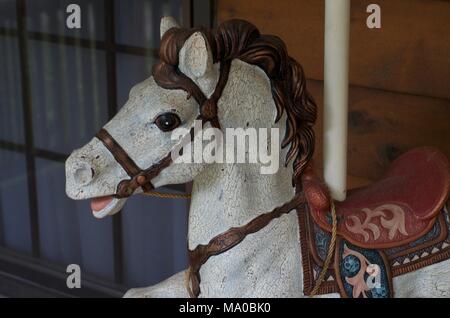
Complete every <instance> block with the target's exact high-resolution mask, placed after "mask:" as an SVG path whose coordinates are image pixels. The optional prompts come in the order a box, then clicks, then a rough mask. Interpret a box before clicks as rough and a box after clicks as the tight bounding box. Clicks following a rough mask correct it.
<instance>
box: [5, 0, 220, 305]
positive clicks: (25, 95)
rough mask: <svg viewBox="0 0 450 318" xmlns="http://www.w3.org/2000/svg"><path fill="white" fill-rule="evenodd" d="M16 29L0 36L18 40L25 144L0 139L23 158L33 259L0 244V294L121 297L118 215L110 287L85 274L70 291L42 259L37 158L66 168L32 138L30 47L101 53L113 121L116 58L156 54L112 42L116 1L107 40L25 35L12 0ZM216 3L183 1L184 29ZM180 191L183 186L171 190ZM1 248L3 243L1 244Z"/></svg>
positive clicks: (202, 20)
mask: <svg viewBox="0 0 450 318" xmlns="http://www.w3.org/2000/svg"><path fill="white" fill-rule="evenodd" d="M15 2H16V19H17V28H7V27H0V35H1V36H9V37H13V38H16V39H17V41H18V48H19V62H20V63H19V64H20V70H19V73H20V82H21V95H22V105H21V106H22V112H23V119H22V120H23V123H24V143H16V142H11V141H8V140H2V139H0V149H2V150H8V151H13V152H18V153H22V154H24V155H25V162H26V170H27V173H26V175H27V185H28V201H29V218H30V234H31V243H32V246H31V255H24V254H21V253H18V252H15V251H12V250H11V249H8V248H6V247H3V246H1V244H0V294H5V295H6V296H11V297H30V296H44V297H52V296H56V297H120V296H121V295H123V292H124V291H125V290H126V288H125V286H123V285H122V284H123V275H124V268H123V266H124V264H123V243H122V219H121V216H120V213H119V214H117V215H116V216H115V217H114V218H113V219H112V227H113V228H112V232H113V245H114V249H113V250H114V283H109V282H105V281H103V280H99V279H98V278H95V277H91V276H89V275H86V274H84V273H83V275H82V281H83V282H82V285H83V288H81V289H68V288H67V286H66V277H67V274H66V272H65V271H66V269H65V268H63V267H62V266H59V265H56V264H53V263H51V262H48V261H45V260H43V259H41V258H40V254H41V253H40V248H39V246H40V245H39V239H40V236H39V224H38V213H39V211H38V201H37V200H38V198H37V180H36V159H38V158H39V159H47V160H50V161H56V162H60V163H64V162H65V160H66V159H67V157H68V154H64V153H60V152H55V151H51V150H47V149H41V148H38V147H35V145H34V139H33V121H32V108H31V106H32V100H31V78H30V70H29V56H28V54H29V53H28V52H29V51H28V47H29V41H30V40H36V41H41V42H50V43H56V44H60V45H67V46H73V47H81V48H88V49H96V50H100V51H103V52H104V53H105V56H106V59H105V63H106V78H107V83H106V92H107V96H106V97H107V105H108V109H107V113H108V118H112V117H113V116H114V115H115V114H116V112H117V110H118V105H117V76H116V72H117V65H116V64H117V61H116V59H117V54H120V53H125V54H129V55H135V56H142V57H149V56H150V57H157V56H158V51H157V50H156V49H149V48H143V47H138V46H132V45H125V44H120V43H116V38H115V37H116V35H115V27H116V25H115V23H116V21H115V1H114V0H104V12H105V21H104V23H105V38H104V40H92V39H84V38H79V37H72V36H65V35H56V34H49V33H45V32H36V31H29V30H27V21H26V16H27V7H26V0H15ZM213 2H214V1H207V2H205V1H202V0H182V15H183V21H185V24H186V25H185V26H186V27H192V26H198V25H207V26H212V24H213V22H212V17H213V8H214V5H213ZM169 188H172V189H174V190H178V191H180V190H181V191H184V190H185V188H184V186H172V187H169ZM0 243H1V242H0Z"/></svg>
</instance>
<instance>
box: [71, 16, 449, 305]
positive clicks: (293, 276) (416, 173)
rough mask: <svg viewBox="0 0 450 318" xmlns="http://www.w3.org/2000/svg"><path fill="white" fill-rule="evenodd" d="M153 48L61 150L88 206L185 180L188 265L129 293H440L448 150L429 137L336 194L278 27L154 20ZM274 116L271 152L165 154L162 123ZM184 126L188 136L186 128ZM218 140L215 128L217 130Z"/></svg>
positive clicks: (236, 122) (259, 121)
mask: <svg viewBox="0 0 450 318" xmlns="http://www.w3.org/2000/svg"><path fill="white" fill-rule="evenodd" d="M159 56H160V61H159V62H158V63H157V64H155V65H154V67H153V70H152V73H153V74H152V76H151V77H149V78H148V79H146V80H145V81H143V82H142V83H140V84H137V85H136V86H134V87H133V88H132V89H131V91H130V96H129V99H128V101H127V103H126V104H125V106H124V107H123V108H122V109H121V110H120V111H119V112H118V114H117V115H116V116H115V117H114V118H113V119H112V120H111V121H110V122H108V123H107V124H106V125H105V126H104V127H103V128H102V129H101V130H100V132H99V133H98V134H97V135H96V136H95V138H93V139H92V140H91V141H90V142H89V143H88V144H86V145H85V146H84V147H82V148H80V149H77V150H75V151H74V152H73V153H72V154H71V156H70V157H69V158H68V159H67V162H66V192H67V195H68V196H69V197H70V198H72V199H75V200H81V199H91V200H92V201H91V207H92V210H93V213H94V216H95V217H97V218H103V217H105V216H107V215H113V214H114V213H117V212H118V211H120V209H121V208H122V207H123V205H124V204H125V202H126V200H127V199H128V198H129V197H130V196H131V195H134V194H140V193H148V192H151V191H154V189H156V188H158V187H162V186H165V185H169V184H180V183H187V182H190V181H193V189H192V199H191V205H190V212H189V224H188V231H189V235H188V258H189V267H188V268H187V269H186V270H184V271H182V272H179V273H177V274H175V275H173V276H172V277H170V278H168V279H166V280H165V281H163V282H161V283H159V284H156V285H154V286H150V287H146V288H136V289H131V290H129V291H128V292H127V293H126V294H125V296H126V297H189V296H190V297H303V296H317V297H339V296H341V297H355V298H356V297H368V298H383V297H394V296H395V297H417V296H419V297H420V296H423V297H449V296H450V261H449V257H450V231H449V228H450V219H449V211H448V209H447V207H446V201H447V199H448V197H449V188H450V187H449V184H450V176H449V171H450V169H449V163H448V160H447V158H446V157H445V156H444V155H443V154H441V153H440V152H439V151H438V150H436V149H433V148H428V147H425V148H418V149H413V150H411V151H409V152H407V153H405V154H403V155H402V156H400V157H399V158H398V159H396V160H395V161H394V162H393V163H392V165H391V167H390V168H389V169H388V170H387V172H386V174H385V175H384V176H383V177H382V178H381V179H380V180H379V181H378V182H376V183H374V184H372V185H370V186H368V187H365V188H361V189H356V190H353V191H351V192H350V194H349V195H348V198H347V199H346V200H345V201H343V202H334V201H333V200H332V199H331V197H330V195H329V193H328V190H327V188H326V186H325V185H324V184H323V183H322V181H321V180H320V179H319V178H318V177H317V176H316V175H315V174H314V171H313V167H312V164H311V157H312V154H313V151H314V133H313V124H314V122H315V120H316V105H315V103H314V100H313V98H312V96H311V95H310V94H309V92H308V91H307V89H306V81H305V75H304V73H303V70H302V68H301V66H300V65H299V64H298V63H297V62H296V61H295V60H294V59H292V58H291V57H290V56H289V55H288V54H287V50H286V47H285V45H284V43H283V42H282V40H281V39H279V38H278V37H276V36H271V35H263V34H260V33H259V31H258V29H257V28H256V27H255V26H253V25H252V24H250V23H248V22H246V21H243V20H230V21H227V22H224V23H222V24H221V25H220V26H219V27H218V28H217V30H215V31H213V30H205V29H186V28H181V27H180V26H179V25H178V24H177V22H176V21H175V20H174V19H173V18H168V17H167V18H163V19H162V21H161V46H160V51H159ZM196 120H200V121H201V122H202V125H203V126H204V127H214V128H216V129H220V130H222V131H224V130H225V129H226V128H237V127H255V128H269V129H270V128H277V129H279V131H280V132H281V133H280V136H279V142H280V145H281V147H280V148H281V149H280V151H279V160H280V161H279V162H284V163H285V164H284V165H281V166H280V168H279V169H278V170H277V171H276V172H275V173H273V174H261V173H260V166H261V165H263V163H253V164H248V163H220V162H217V163H176V162H174V160H173V158H172V156H171V150H172V149H174V147H176V146H177V145H179V143H180V141H177V140H172V138H171V132H172V131H174V130H175V129H176V128H180V127H181V128H185V129H186V130H187V131H189V133H187V134H186V138H187V140H188V142H192V141H193V139H194V138H195V133H193V128H192V127H193V125H194V122H195V121H196ZM186 138H185V139H186ZM215 142H217V143H220V142H223V143H224V142H226V140H219V139H217V140H216V141H215Z"/></svg>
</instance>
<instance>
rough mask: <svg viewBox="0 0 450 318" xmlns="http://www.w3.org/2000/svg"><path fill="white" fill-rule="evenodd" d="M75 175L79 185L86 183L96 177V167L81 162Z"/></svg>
mask: <svg viewBox="0 0 450 318" xmlns="http://www.w3.org/2000/svg"><path fill="white" fill-rule="evenodd" d="M73 177H74V179H75V182H76V183H78V184H79V185H86V184H88V183H89V182H91V180H92V179H93V178H94V169H92V167H91V166H90V165H89V164H88V163H85V162H83V163H80V164H79V166H78V167H77V168H76V169H75V172H74V174H73Z"/></svg>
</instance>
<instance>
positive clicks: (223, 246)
mask: <svg viewBox="0 0 450 318" xmlns="http://www.w3.org/2000/svg"><path fill="white" fill-rule="evenodd" d="M305 202H306V200H305V197H304V195H303V192H299V193H296V194H295V196H294V197H293V198H292V200H290V201H289V202H287V203H285V204H283V205H281V206H279V207H277V208H275V209H274V210H272V211H271V212H267V213H264V214H261V215H259V216H257V217H256V218H254V219H253V220H251V221H250V222H249V223H247V224H245V225H243V226H240V227H232V228H230V229H229V230H227V231H225V232H223V233H221V234H219V235H217V236H215V237H213V238H212V239H211V240H210V241H209V243H208V244H206V245H202V244H201V245H198V246H197V247H196V248H195V249H194V250H189V249H188V258H189V268H188V272H187V290H188V292H189V295H190V297H193V298H196V297H198V295H200V281H201V278H200V268H201V266H202V265H203V264H205V263H206V261H208V259H209V258H210V257H211V256H215V255H219V254H222V253H224V252H226V251H228V250H229V249H231V248H233V247H234V246H236V245H238V244H239V243H240V242H242V240H244V238H245V237H246V236H247V235H249V234H252V233H256V232H258V231H259V230H261V229H262V228H264V227H265V226H267V225H268V224H269V223H270V221H272V220H273V219H276V218H279V217H280V216H282V215H283V214H286V213H288V212H290V211H292V210H293V209H295V208H297V207H299V206H300V205H301V204H304V203H305Z"/></svg>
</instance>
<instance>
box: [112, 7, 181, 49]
mask: <svg viewBox="0 0 450 318" xmlns="http://www.w3.org/2000/svg"><path fill="white" fill-rule="evenodd" d="M181 3H182V0H164V1H151V0H134V1H122V0H116V1H115V5H116V41H117V42H118V43H120V44H128V45H133V46H139V47H145V48H157V47H158V45H159V38H160V32H159V25H160V21H161V17H163V16H172V17H174V18H175V19H177V21H178V22H179V23H181V24H182V23H183V21H181V17H182V16H183V15H182V5H181ZM124 26H126V27H124Z"/></svg>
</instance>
